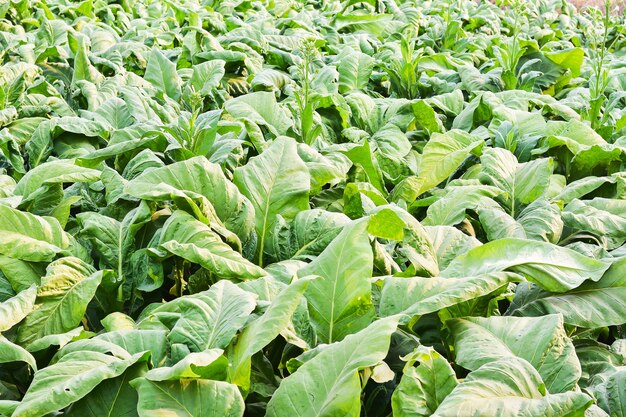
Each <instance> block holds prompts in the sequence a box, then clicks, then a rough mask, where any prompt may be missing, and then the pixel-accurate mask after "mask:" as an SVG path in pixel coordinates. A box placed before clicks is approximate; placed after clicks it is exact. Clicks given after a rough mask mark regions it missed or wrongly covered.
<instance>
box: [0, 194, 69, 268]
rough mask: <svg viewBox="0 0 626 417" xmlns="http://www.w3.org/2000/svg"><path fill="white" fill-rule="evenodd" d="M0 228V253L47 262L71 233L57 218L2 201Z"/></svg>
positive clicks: (60, 248)
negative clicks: (34, 212) (67, 232)
mask: <svg viewBox="0 0 626 417" xmlns="http://www.w3.org/2000/svg"><path fill="white" fill-rule="evenodd" d="M0 232H1V233H2V236H3V238H2V240H1V241H0V255H6V256H8V257H11V258H15V259H20V260H23V261H31V262H42V261H48V262H49V261H51V260H52V259H53V258H54V257H55V255H56V254H58V253H59V252H61V251H62V250H64V249H66V248H67V247H68V246H69V245H70V237H69V236H68V235H67V234H66V233H65V232H64V231H63V228H61V225H60V224H59V222H58V221H57V220H56V219H54V218H51V217H40V216H35V215H34V214H30V213H26V212H22V211H19V210H15V209H13V208H11V207H9V206H5V205H1V204H0Z"/></svg>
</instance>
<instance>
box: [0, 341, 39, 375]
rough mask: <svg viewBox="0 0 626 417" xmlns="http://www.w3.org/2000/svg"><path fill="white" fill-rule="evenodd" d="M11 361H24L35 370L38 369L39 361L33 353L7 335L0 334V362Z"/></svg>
mask: <svg viewBox="0 0 626 417" xmlns="http://www.w3.org/2000/svg"><path fill="white" fill-rule="evenodd" d="M11 362H24V363H27V364H28V365H29V366H30V367H31V369H33V370H34V371H36V370H37V362H36V361H35V358H34V357H33V355H31V354H30V353H29V352H28V351H27V350H26V349H24V348H23V347H21V346H18V345H16V344H15V343H12V342H10V341H9V340H8V339H7V338H6V337H4V336H2V335H0V364H2V363H11Z"/></svg>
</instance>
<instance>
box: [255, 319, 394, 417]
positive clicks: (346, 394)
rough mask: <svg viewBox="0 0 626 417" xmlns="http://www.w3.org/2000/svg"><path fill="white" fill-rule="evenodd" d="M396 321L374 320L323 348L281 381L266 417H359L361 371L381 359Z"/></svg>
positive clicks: (384, 354)
mask: <svg viewBox="0 0 626 417" xmlns="http://www.w3.org/2000/svg"><path fill="white" fill-rule="evenodd" d="M397 324H398V317H388V318H385V319H381V320H378V321H375V322H373V323H372V324H370V325H369V326H367V327H366V328H365V329H363V330H361V331H360V332H358V333H355V334H351V335H348V336H346V337H345V338H344V339H343V340H342V341H340V342H336V343H333V344H331V345H329V346H328V347H326V348H325V349H323V350H321V351H320V352H319V353H318V354H317V356H315V357H314V358H312V359H310V360H309V361H307V362H305V363H304V364H303V365H302V366H300V367H299V368H298V370H297V371H296V372H294V373H293V374H291V375H289V376H288V377H287V378H285V379H283V380H282V382H281V384H280V386H279V387H278V389H277V390H276V392H275V393H274V395H273V396H272V398H271V399H270V401H269V402H268V404H267V413H266V416H268V417H278V416H285V417H287V416H289V417H295V416H298V417H305V416H306V417H308V416H311V417H314V416H323V415H328V416H330V415H341V416H346V417H348V416H349V417H358V416H359V415H360V411H361V399H360V393H361V379H360V377H359V372H358V371H359V370H361V369H364V368H368V367H373V366H376V365H378V364H379V363H380V362H382V360H383V359H384V358H385V356H386V355H387V350H388V349H389V343H390V338H391V334H392V333H393V332H394V331H395V330H396V326H397ZM313 381H315V383H314V384H312V382H313Z"/></svg>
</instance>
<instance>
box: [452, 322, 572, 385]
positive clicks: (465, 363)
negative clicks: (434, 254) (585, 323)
mask: <svg viewBox="0 0 626 417" xmlns="http://www.w3.org/2000/svg"><path fill="white" fill-rule="evenodd" d="M446 326H447V327H448V328H449V329H450V332H451V334H452V336H453V337H454V352H455V363H457V364H458V365H460V366H462V367H464V368H466V369H469V370H470V371H474V370H476V369H478V368H480V367H481V366H483V365H485V364H488V363H491V362H494V361H497V360H504V359H506V358H514V357H520V358H523V359H525V360H527V361H528V362H529V363H530V364H531V365H532V366H534V367H535V369H536V370H537V371H538V372H539V375H541V378H542V380H543V381H544V383H545V385H546V389H547V390H548V392H550V393H553V394H556V393H560V392H566V391H570V390H571V389H572V388H574V387H575V386H576V383H577V382H578V379H579V378H580V376H581V368H580V363H579V362H578V358H577V357H576V352H575V351H574V345H573V344H572V342H571V340H570V339H569V337H568V336H567V334H566V333H565V329H564V328H563V317H562V316H560V315H557V314H551V315H547V316H543V317H537V318H526V317H488V318H484V317H467V318H465V319H452V320H448V321H447V322H446Z"/></svg>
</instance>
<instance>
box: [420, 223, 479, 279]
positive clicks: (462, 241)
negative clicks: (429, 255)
mask: <svg viewBox="0 0 626 417" xmlns="http://www.w3.org/2000/svg"><path fill="white" fill-rule="evenodd" d="M425 230H426V233H427V234H428V237H429V238H430V241H431V242H432V246H433V249H434V251H435V255H436V257H437V263H438V264H439V268H440V269H442V270H443V269H446V268H447V267H448V265H449V264H450V262H452V260H453V259H454V258H456V257H457V256H459V255H462V254H464V253H465V252H467V251H469V250H471V249H474V248H475V247H477V246H480V245H481V243H480V241H479V240H478V239H476V238H475V237H473V236H468V235H466V234H465V233H463V232H461V231H460V230H459V229H456V228H454V227H451V226H425Z"/></svg>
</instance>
